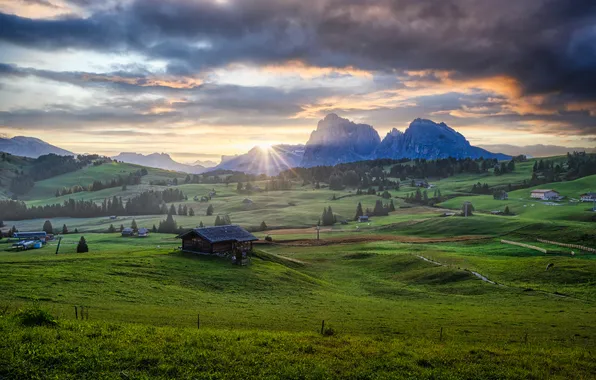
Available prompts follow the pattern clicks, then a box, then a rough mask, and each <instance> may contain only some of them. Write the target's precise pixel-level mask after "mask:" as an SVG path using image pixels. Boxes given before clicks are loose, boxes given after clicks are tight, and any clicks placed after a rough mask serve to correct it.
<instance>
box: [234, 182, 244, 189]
mask: <svg viewBox="0 0 596 380" xmlns="http://www.w3.org/2000/svg"><path fill="white" fill-rule="evenodd" d="M236 190H237V191H242V190H244V185H243V184H242V182H240V181H238V184H237V185H236Z"/></svg>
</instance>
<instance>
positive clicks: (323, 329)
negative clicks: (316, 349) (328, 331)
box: [321, 319, 325, 335]
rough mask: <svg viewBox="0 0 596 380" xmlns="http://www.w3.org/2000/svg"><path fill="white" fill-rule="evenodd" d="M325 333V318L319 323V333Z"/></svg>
mask: <svg viewBox="0 0 596 380" xmlns="http://www.w3.org/2000/svg"><path fill="white" fill-rule="evenodd" d="M323 334H325V320H324V319H323V322H322V323H321V335H323Z"/></svg>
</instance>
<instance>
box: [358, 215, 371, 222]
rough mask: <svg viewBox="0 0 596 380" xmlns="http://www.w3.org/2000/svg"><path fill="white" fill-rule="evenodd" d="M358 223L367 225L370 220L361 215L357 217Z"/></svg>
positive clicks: (366, 216)
mask: <svg viewBox="0 0 596 380" xmlns="http://www.w3.org/2000/svg"><path fill="white" fill-rule="evenodd" d="M358 222H359V223H368V222H370V218H369V217H368V215H362V216H359V217H358Z"/></svg>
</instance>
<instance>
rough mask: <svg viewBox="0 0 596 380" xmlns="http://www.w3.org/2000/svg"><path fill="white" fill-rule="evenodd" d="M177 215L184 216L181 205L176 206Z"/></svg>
mask: <svg viewBox="0 0 596 380" xmlns="http://www.w3.org/2000/svg"><path fill="white" fill-rule="evenodd" d="M178 215H184V209H183V208H182V205H181V204H180V205H178Z"/></svg>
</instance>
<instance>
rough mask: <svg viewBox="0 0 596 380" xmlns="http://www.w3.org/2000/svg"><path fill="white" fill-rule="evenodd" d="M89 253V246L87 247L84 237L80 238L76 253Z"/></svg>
mask: <svg viewBox="0 0 596 380" xmlns="http://www.w3.org/2000/svg"><path fill="white" fill-rule="evenodd" d="M85 252H89V246H88V245H87V241H86V240H85V237H84V236H81V239H80V240H79V244H77V253H85Z"/></svg>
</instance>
